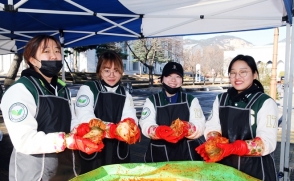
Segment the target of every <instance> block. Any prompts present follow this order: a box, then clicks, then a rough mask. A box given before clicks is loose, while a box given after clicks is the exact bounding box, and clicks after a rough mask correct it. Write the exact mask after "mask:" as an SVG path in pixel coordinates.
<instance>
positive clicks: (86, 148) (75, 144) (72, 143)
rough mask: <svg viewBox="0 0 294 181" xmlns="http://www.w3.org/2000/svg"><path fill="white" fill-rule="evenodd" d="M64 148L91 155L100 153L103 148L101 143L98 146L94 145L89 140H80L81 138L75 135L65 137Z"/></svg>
mask: <svg viewBox="0 0 294 181" xmlns="http://www.w3.org/2000/svg"><path fill="white" fill-rule="evenodd" d="M65 141H66V147H67V148H68V149H71V150H80V151H82V152H85V153H87V154H89V155H90V154H92V153H94V152H101V151H102V149H103V148H104V144H103V142H101V143H100V144H98V145H97V144H95V143H93V142H92V141H90V140H89V139H86V138H82V137H81V136H78V135H75V134H69V135H66V138H65Z"/></svg>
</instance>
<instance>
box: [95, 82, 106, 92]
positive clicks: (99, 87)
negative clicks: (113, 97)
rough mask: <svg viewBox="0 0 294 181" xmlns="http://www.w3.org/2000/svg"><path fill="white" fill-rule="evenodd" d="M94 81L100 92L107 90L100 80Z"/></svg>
mask: <svg viewBox="0 0 294 181" xmlns="http://www.w3.org/2000/svg"><path fill="white" fill-rule="evenodd" d="M94 83H95V85H96V88H97V90H98V91H99V92H102V91H104V92H106V90H105V88H104V87H103V86H102V84H101V82H100V81H97V80H95V81H94Z"/></svg>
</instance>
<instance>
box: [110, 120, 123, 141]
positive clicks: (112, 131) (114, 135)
mask: <svg viewBox="0 0 294 181" xmlns="http://www.w3.org/2000/svg"><path fill="white" fill-rule="evenodd" d="M116 128H117V125H116V124H111V125H110V127H109V136H110V138H114V139H117V140H119V141H124V139H123V138H122V137H120V136H119V135H118V134H117V132H116Z"/></svg>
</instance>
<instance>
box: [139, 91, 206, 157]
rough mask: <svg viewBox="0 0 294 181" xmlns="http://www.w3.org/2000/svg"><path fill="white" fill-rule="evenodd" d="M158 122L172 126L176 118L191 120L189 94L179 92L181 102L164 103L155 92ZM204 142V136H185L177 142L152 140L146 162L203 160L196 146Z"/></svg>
mask: <svg viewBox="0 0 294 181" xmlns="http://www.w3.org/2000/svg"><path fill="white" fill-rule="evenodd" d="M153 96H154V100H155V108H156V113H157V114H156V123H157V124H158V125H159V126H160V125H167V126H170V125H171V123H172V121H174V120H176V119H178V118H179V119H180V120H185V121H189V117H190V112H189V104H188V101H187V94H184V93H179V96H181V97H180V98H181V100H182V101H181V102H180V103H173V104H168V105H163V106H162V103H161V102H160V98H159V94H155V95H153ZM203 142H204V139H203V138H198V139H196V140H190V139H187V138H183V139H181V140H179V141H178V142H177V143H176V144H174V143H170V142H167V141H165V140H163V139H159V140H150V143H149V145H148V148H147V151H146V153H145V158H144V159H145V162H165V161H182V160H203V159H202V157H201V156H200V155H199V154H198V153H197V152H196V151H195V148H196V147H197V146H199V145H201V144H202V143H203Z"/></svg>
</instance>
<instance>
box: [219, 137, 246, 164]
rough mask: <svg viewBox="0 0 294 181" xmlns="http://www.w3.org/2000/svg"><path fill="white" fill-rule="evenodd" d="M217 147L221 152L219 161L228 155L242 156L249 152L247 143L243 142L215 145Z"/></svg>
mask: <svg viewBox="0 0 294 181" xmlns="http://www.w3.org/2000/svg"><path fill="white" fill-rule="evenodd" d="M217 147H219V148H220V149H222V150H223V153H222V155H221V156H220V159H219V160H222V159H223V158H225V157H227V156H230V155H239V156H243V155H246V154H248V153H249V152H250V151H249V149H248V146H247V143H246V142H245V141H243V140H236V141H235V142H233V143H217Z"/></svg>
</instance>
